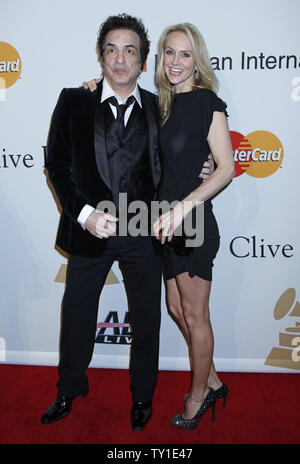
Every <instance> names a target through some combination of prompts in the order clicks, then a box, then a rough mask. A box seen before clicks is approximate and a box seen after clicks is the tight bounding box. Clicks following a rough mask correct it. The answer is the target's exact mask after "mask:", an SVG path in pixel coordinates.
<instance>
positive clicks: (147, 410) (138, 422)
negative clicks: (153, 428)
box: [131, 401, 152, 432]
mask: <svg viewBox="0 0 300 464" xmlns="http://www.w3.org/2000/svg"><path fill="white" fill-rule="evenodd" d="M151 415H152V401H147V402H146V403H142V402H138V403H133V405H132V409H131V427H132V430H134V431H136V432H140V431H141V430H143V428H144V427H145V426H146V425H147V423H148V422H149V420H150V418H151Z"/></svg>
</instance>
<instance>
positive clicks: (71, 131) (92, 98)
mask: <svg viewBox="0 0 300 464" xmlns="http://www.w3.org/2000/svg"><path fill="white" fill-rule="evenodd" d="M139 91H140V95H141V100H142V106H143V110H144V112H145V116H146V119H147V127H148V138H149V157H150V165H151V172H152V179H153V184H154V187H155V189H157V187H158V184H159V181H160V176H161V167H160V160H159V146H158V120H159V118H158V113H157V109H156V96H155V95H154V94H152V93H150V92H148V91H147V90H144V89H141V88H139ZM101 92H102V82H100V84H99V85H98V88H97V90H96V91H95V92H90V91H89V90H85V89H83V88H75V89H63V90H62V92H61V94H60V96H59V99H58V102H57V105H56V107H55V110H54V113H53V116H52V121H51V127H50V132H49V138H48V151H47V158H46V169H47V171H48V174H49V179H50V182H51V183H52V185H53V187H54V190H55V193H56V195H57V197H58V200H59V202H60V205H61V207H62V213H61V218H60V223H59V227H58V233H57V239H56V245H58V246H59V247H60V248H61V249H62V250H64V251H65V252H67V253H69V254H76V255H80V256H99V254H100V253H101V250H102V249H103V246H105V240H100V239H98V238H96V237H94V236H93V235H91V234H90V233H89V232H88V231H85V230H84V229H83V228H82V227H81V225H80V224H79V222H78V221H77V218H78V216H79V214H80V212H81V210H82V208H83V207H84V206H85V205H86V204H89V205H91V206H94V207H96V206H97V204H98V203H99V201H102V200H107V199H111V185H110V174H109V165H108V159H107V152H106V141H105V124H104V110H103V105H101Z"/></svg>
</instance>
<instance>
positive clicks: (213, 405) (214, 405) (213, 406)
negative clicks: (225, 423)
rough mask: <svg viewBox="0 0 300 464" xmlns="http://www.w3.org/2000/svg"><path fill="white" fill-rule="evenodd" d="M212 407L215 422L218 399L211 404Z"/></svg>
mask: <svg viewBox="0 0 300 464" xmlns="http://www.w3.org/2000/svg"><path fill="white" fill-rule="evenodd" d="M211 409H212V421H213V422H215V411H216V399H215V400H214V401H213V403H212V405H211Z"/></svg>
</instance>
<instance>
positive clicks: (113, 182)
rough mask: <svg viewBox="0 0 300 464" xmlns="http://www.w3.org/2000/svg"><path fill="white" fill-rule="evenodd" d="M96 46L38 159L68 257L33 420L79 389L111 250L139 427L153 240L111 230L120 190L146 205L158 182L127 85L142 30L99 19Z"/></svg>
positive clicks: (144, 105)
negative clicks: (54, 376) (84, 82)
mask: <svg viewBox="0 0 300 464" xmlns="http://www.w3.org/2000/svg"><path fill="white" fill-rule="evenodd" d="M98 50H99V55H100V59H101V61H102V65H103V71H104V79H103V80H102V81H101V82H100V83H99V84H98V88H97V91H96V92H90V91H89V90H85V89H83V88H78V89H64V90H63V91H62V92H61V95H60V97H59V100H58V103H57V106H56V108H55V110H54V113H53V118H52V124H51V129H50V133H49V142H48V157H47V161H46V168H47V170H48V173H49V178H50V181H51V183H52V185H53V187H54V189H55V192H56V194H57V197H58V199H59V201H60V204H61V207H62V214H61V219H60V224H59V228H58V234H57V245H58V246H59V247H60V248H62V249H63V250H64V251H65V252H67V253H68V254H69V255H70V258H69V266H68V274H67V284H66V290H65V294H64V298H63V307H62V329H61V346H60V362H59V380H58V384H57V386H58V396H57V399H56V400H55V401H54V402H53V403H52V404H51V406H50V407H49V409H47V411H46V412H45V413H44V414H43V416H42V419H41V421H42V423H43V424H50V423H53V422H55V421H57V420H60V419H62V418H63V417H65V416H66V415H67V414H69V412H70V410H71V405H72V402H73V401H74V399H75V398H76V397H83V396H85V395H86V394H87V393H88V388H89V387H88V379H87V375H86V370H87V367H88V366H89V363H90V361H91V358H92V354H93V348H94V341H95V333H96V323H97V311H98V303H99V297H100V293H101V290H102V288H103V285H104V283H105V280H106V277H107V274H108V272H109V270H110V268H111V266H112V264H113V262H114V260H115V259H116V258H118V259H119V261H120V265H121V267H122V270H123V275H124V281H125V285H126V289H127V294H128V298H129V307H130V322H131V329H132V336H133V338H132V346H131V364H130V370H131V392H132V397H133V406H132V410H131V425H132V428H133V430H142V429H143V427H144V426H145V425H146V424H147V422H148V420H149V419H150V417H151V413H152V397H153V393H154V389H155V386H156V382H157V373H158V348H159V328H160V301H161V266H162V264H161V249H160V245H159V243H158V242H157V241H156V240H155V238H154V237H152V236H151V234H148V235H147V236H142V235H140V236H137V237H134V236H130V235H127V236H121V234H118V229H119V220H120V217H119V209H118V198H119V194H120V193H123V194H124V193H126V194H127V201H128V204H129V203H130V202H131V201H134V200H142V201H143V202H144V203H145V204H146V205H150V202H151V201H152V200H153V199H154V198H155V194H156V191H157V187H158V184H159V181H160V174H161V173H160V161H159V148H158V116H157V113H156V111H157V110H156V106H155V96H154V95H153V94H151V93H150V92H147V91H146V90H143V89H141V88H140V87H139V86H138V85H137V78H138V76H139V74H140V72H141V70H142V69H143V66H144V63H145V60H146V57H147V54H148V52H149V40H148V37H147V32H146V31H145V29H144V26H143V24H142V23H141V22H140V21H138V20H137V19H136V18H133V17H130V16H128V15H118V16H113V17H110V18H108V19H107V21H106V22H105V23H103V24H102V26H101V28H100V31H99V36H98ZM113 96H115V97H116V100H117V102H116V100H115V99H111V97H113ZM131 96H133V98H129V97H131ZM125 103H127V104H128V105H129V106H128V107H124V106H121V108H123V109H124V110H125V116H124V123H121V125H120V120H119V111H120V109H119V108H118V106H116V105H118V104H122V105H124V104H125ZM121 118H122V116H121ZM122 124H123V127H122ZM103 200H110V201H111V202H113V204H114V205H115V206H116V214H115V215H114V214H110V213H107V212H106V211H101V210H100V209H99V208H97V205H98V204H99V202H101V201H103ZM103 400H105V399H104V398H102V397H101V394H99V401H103ZM120 413H121V411H120Z"/></svg>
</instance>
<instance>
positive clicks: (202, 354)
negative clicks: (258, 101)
mask: <svg viewBox="0 0 300 464" xmlns="http://www.w3.org/2000/svg"><path fill="white" fill-rule="evenodd" d="M156 82H157V87H158V95H159V109H160V113H161V118H162V126H161V148H162V166H163V178H162V184H161V188H160V200H167V201H168V202H170V203H171V202H173V201H175V200H177V201H178V203H177V204H176V206H174V208H172V209H170V210H169V211H168V212H166V213H164V214H162V215H161V216H160V217H159V219H158V220H157V221H156V222H155V224H154V233H155V235H156V237H157V238H158V239H159V240H160V241H161V242H162V243H164V248H165V252H164V275H165V280H166V295H167V304H168V309H169V311H170V312H171V313H172V314H173V315H174V317H175V318H176V321H177V322H178V324H179V326H180V329H181V331H182V333H183V335H184V337H185V339H186V340H187V342H188V344H189V348H190V355H191V363H192V369H193V376H192V383H191V388H190V392H189V394H188V395H186V396H185V398H184V400H185V401H184V403H185V409H184V412H183V413H182V414H178V415H177V416H175V417H173V418H172V419H171V423H172V424H173V425H174V426H176V427H180V428H184V429H193V428H195V427H197V425H198V423H199V420H200V418H201V416H202V414H203V413H204V412H205V411H206V410H207V409H208V408H209V407H212V408H213V418H214V407H215V402H216V399H217V398H224V402H225V399H226V395H227V393H228V387H227V386H226V385H225V384H224V383H222V382H221V381H220V380H219V378H218V376H217V374H216V371H215V367H214V363H213V345H214V339H213V332H212V328H211V323H210V317H209V295H210V288H211V280H212V266H213V260H214V258H215V256H216V254H217V251H218V248H219V231H218V225H217V222H216V219H215V217H214V214H213V212H212V204H211V201H210V198H211V197H212V196H213V195H215V194H216V193H217V192H219V191H220V190H221V189H222V188H223V187H224V186H225V185H226V184H228V183H229V182H230V181H231V179H232V177H233V176H234V161H233V156H232V146H231V140H230V133H229V129H228V124H227V118H226V115H227V114H226V104H225V103H224V102H223V101H222V100H221V99H219V98H218V97H217V95H216V93H215V91H216V89H217V80H216V77H215V75H214V72H213V70H212V67H211V64H210V58H209V55H208V52H207V49H206V45H205V42H204V40H203V38H202V36H201V34H200V32H199V31H198V29H197V28H196V27H195V26H193V25H191V24H188V23H185V24H179V25H175V26H172V27H169V28H168V29H166V30H165V31H164V33H163V34H162V36H161V39H160V41H159V46H158V67H157V74H156ZM210 152H211V153H212V155H213V157H214V161H215V163H216V169H215V171H214V172H213V174H212V175H211V176H210V177H209V178H208V179H207V180H205V182H203V181H202V179H201V178H199V175H198V173H199V172H201V170H202V167H203V163H204V162H205V161H207V158H208V155H209V153H210ZM199 207H200V208H201V207H203V208H204V216H203V218H204V224H203V223H202V224H201V225H200V227H202V226H204V241H203V244H202V246H197V247H194V246H192V247H185V249H184V250H182V249H181V250H179V249H178V245H177V244H176V243H178V238H177V237H174V230H176V229H177V228H178V227H179V226H180V225H182V222H183V220H184V219H185V220H187V218H188V217H189V216H190V215H191V214H192V215H193V213H195V211H196V208H199ZM195 217H196V216H195V214H194V219H193V220H195ZM193 224H195V223H193ZM176 241H177V242H176Z"/></svg>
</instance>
